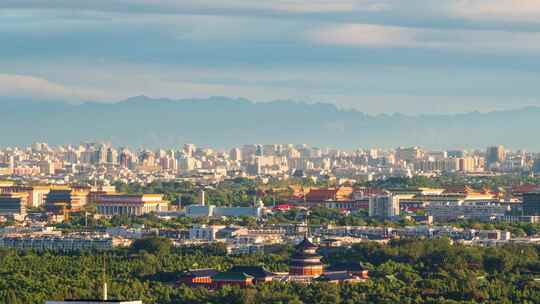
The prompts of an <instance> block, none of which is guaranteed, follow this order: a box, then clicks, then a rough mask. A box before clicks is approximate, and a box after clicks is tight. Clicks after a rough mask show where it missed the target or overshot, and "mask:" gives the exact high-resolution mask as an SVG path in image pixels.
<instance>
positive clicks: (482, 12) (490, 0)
mask: <svg viewBox="0 0 540 304" xmlns="http://www.w3.org/2000/svg"><path fill="white" fill-rule="evenodd" d="M449 11H450V14H454V15H456V16H460V17H464V18H467V19H473V20H500V21H516V22H524V21H526V22H534V23H539V22H540V1H538V0H460V1H452V2H451V5H450V6H449Z"/></svg>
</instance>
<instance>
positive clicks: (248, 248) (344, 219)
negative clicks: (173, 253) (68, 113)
mask: <svg viewBox="0 0 540 304" xmlns="http://www.w3.org/2000/svg"><path fill="white" fill-rule="evenodd" d="M538 157H539V155H537V154H535V153H529V152H525V151H509V150H507V149H505V148H504V147H503V146H493V147H487V148H486V149H481V150H457V149H456V150H448V151H431V150H427V149H423V148H421V147H398V148H396V149H391V150H390V149H377V148H372V149H357V150H354V151H343V150H338V149H327V148H317V147H310V146H308V145H304V144H302V145H292V144H272V145H257V144H249V145H243V146H241V147H237V148H232V149H230V150H226V151H225V150H215V149H212V148H206V147H197V146H195V145H193V144H186V145H184V146H183V147H181V148H176V149H159V150H148V149H143V150H138V151H135V150H132V149H128V148H115V147H113V146H111V145H109V144H102V143H83V144H79V145H63V146H49V145H48V144H46V143H36V144H33V145H31V146H29V147H25V148H20V147H7V148H3V149H1V150H0V178H1V180H0V223H1V228H0V247H11V248H16V249H20V250H35V251H45V250H48V251H61V252H69V251H81V250H92V251H107V250H112V249H114V248H124V247H129V246H132V244H133V243H134V242H136V241H137V240H140V239H144V238H148V237H162V238H167V239H169V240H171V241H172V243H173V244H174V246H175V247H184V246H185V247H189V246H199V245H200V246H202V245H211V244H221V245H223V246H224V247H225V248H226V252H227V253H228V254H230V255H242V254H249V253H265V252H272V250H275V249H274V248H275V247H276V246H279V245H282V244H290V245H292V246H294V248H295V249H294V254H293V255H292V256H291V258H290V261H289V271H288V272H286V273H284V272H268V271H266V269H264V268H263V267H260V266H235V267H233V268H231V269H229V270H227V271H224V272H223V271H218V270H216V269H207V268H204V269H200V268H194V269H189V270H188V271H186V272H185V273H184V274H183V275H182V277H181V279H180V280H179V281H178V283H179V284H187V285H189V286H206V287H207V288H211V289H216V288H219V287H221V286H223V285H227V284H232V285H238V286H241V287H245V286H248V285H251V284H255V283H260V282H267V281H275V280H277V281H296V282H302V283H310V282H312V281H313V280H322V281H329V282H338V283H339V282H356V281H358V282H360V281H365V280H368V279H369V273H368V271H367V270H365V269H363V268H362V267H361V266H360V265H349V266H348V267H349V268H347V267H341V268H340V267H338V266H336V265H324V264H323V263H322V262H321V256H319V255H318V253H317V252H319V251H318V250H319V249H321V248H333V247H347V246H351V245H353V244H356V243H361V242H367V241H373V242H378V243H380V244H386V243H388V242H389V241H391V240H394V239H404V238H414V239H431V238H439V237H446V238H449V239H450V240H451V241H452V242H455V243H459V244H465V245H471V246H473V245H474V246H498V245H501V244H508V243H537V242H539V241H540V237H537V235H536V234H535V233H531V232H530V231H523V230H519V229H513V230H510V229H508V230H506V229H497V228H495V227H496V224H497V223H507V224H512V223H523V224H535V223H538V222H540V191H539V190H540V186H539V185H538V183H537V179H536V177H537V176H538V175H539V174H540V158H538ZM137 219H144V220H143V221H138V220H137ZM148 222H151V223H154V225H152V224H148ZM145 223H146V224H145ZM155 223H158V224H155ZM168 223H173V224H168Z"/></svg>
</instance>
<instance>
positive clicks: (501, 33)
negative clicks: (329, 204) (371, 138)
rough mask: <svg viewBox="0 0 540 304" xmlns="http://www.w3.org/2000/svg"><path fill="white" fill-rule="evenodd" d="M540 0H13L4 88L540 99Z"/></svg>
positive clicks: (4, 31) (457, 103)
mask: <svg viewBox="0 0 540 304" xmlns="http://www.w3.org/2000/svg"><path fill="white" fill-rule="evenodd" d="M539 72H540V1H538V0H437V1H433V0H406V1H405V0H379V1H372V0H330V1H327V0H309V1H308V0H305V1H304V0H266V1H254V0H212V1H211V0H92V1H87V0H2V1H0V96H3V97H17V98H32V99H40V100H62V101H67V102H73V103H80V102H84V101H99V102H114V101H119V100H122V99H126V98H128V97H131V96H137V95H146V96H149V97H155V98H162V97H164V98H174V99H182V98H206V97H210V96H227V97H234V98H236V97H243V98H248V99H251V100H254V101H257V102H267V101H272V100H295V101H303V102H310V103H311V102H328V103H334V104H336V105H338V106H339V107H342V108H354V109H358V110H360V111H363V112H366V113H372V114H377V113H394V112H400V113H406V114H424V113H458V112H470V111H481V112H486V111H493V110H504V109H514V108H520V107H525V106H540V85H539V83H540V73H539Z"/></svg>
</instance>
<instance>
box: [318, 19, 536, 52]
mask: <svg viewBox="0 0 540 304" xmlns="http://www.w3.org/2000/svg"><path fill="white" fill-rule="evenodd" d="M308 39H310V40H311V41H314V42H317V43H322V44H331V45H345V46H357V47H400V48H427V49H441V50H448V51H460V52H480V53H524V52H527V53H536V52H538V51H539V50H540V33H536V32H508V31H500V30H453V29H426V28H413V27H395V26H382V25H371V24H336V25H331V26H324V27H322V28H319V29H317V30H314V31H311V32H309V33H308Z"/></svg>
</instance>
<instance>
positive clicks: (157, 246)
mask: <svg viewBox="0 0 540 304" xmlns="http://www.w3.org/2000/svg"><path fill="white" fill-rule="evenodd" d="M171 247H172V242H171V240H170V239H168V238H163V237H147V238H142V239H138V240H135V241H134V242H133V244H132V245H131V249H132V250H133V251H135V252H141V251H145V252H148V253H152V254H157V255H164V254H167V253H170V252H171Z"/></svg>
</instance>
